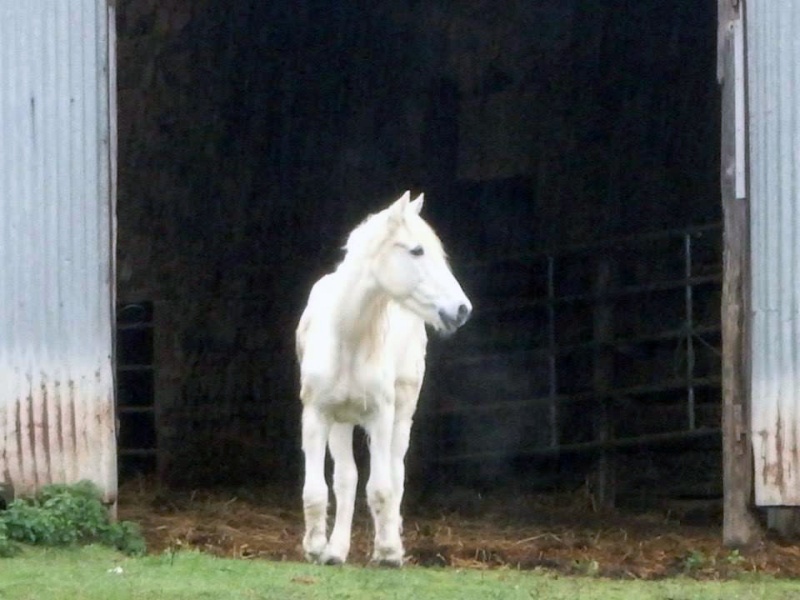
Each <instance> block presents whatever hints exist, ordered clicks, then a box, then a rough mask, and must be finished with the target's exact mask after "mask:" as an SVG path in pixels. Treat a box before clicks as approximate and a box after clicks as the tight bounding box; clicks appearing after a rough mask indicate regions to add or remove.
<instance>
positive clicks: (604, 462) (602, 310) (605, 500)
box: [592, 254, 617, 509]
mask: <svg viewBox="0 0 800 600" xmlns="http://www.w3.org/2000/svg"><path fill="white" fill-rule="evenodd" d="M616 260H617V259H616V256H610V255H609V254H602V255H601V256H600V257H599V258H598V261H597V266H596V269H595V281H594V293H595V297H596V298H597V300H596V301H595V304H594V319H593V321H594V324H593V325H594V327H593V328H594V341H595V342H596V343H598V344H599V345H598V346H596V347H595V351H594V357H593V362H594V368H593V373H592V388H593V390H594V395H595V401H596V402H597V406H596V407H595V412H594V423H593V427H594V436H595V439H597V440H600V441H601V442H603V443H607V442H610V441H611V440H612V439H613V437H614V431H613V421H612V418H611V415H610V414H609V413H610V411H609V402H610V398H609V397H608V390H609V389H610V388H611V387H612V385H613V382H612V377H613V372H614V363H613V355H612V353H611V351H610V348H611V346H610V345H606V344H608V343H610V342H611V341H612V339H613V337H614V333H613V331H614V324H613V318H614V311H613V308H612V304H611V302H610V301H609V300H608V297H607V296H608V293H609V292H610V291H612V290H613V288H614V287H615V283H616V270H617V263H616ZM593 483H594V486H593V488H594V489H593V498H594V500H595V503H596V506H597V507H598V508H604V509H612V508H614V506H615V504H616V495H617V494H616V453H615V451H614V449H613V448H608V447H604V448H602V449H601V451H600V458H599V459H598V461H597V463H596V464H595V469H594V482H593Z"/></svg>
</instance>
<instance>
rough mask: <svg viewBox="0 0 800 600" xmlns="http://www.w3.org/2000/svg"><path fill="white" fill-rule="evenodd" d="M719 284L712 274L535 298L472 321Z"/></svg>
mask: <svg viewBox="0 0 800 600" xmlns="http://www.w3.org/2000/svg"><path fill="white" fill-rule="evenodd" d="M712 283H713V284H721V283H722V275H721V274H719V273H714V274H713V275H698V276H695V277H692V278H690V279H685V278H684V279H670V280H667V281H658V282H654V283H647V284H642V285H631V286H626V287H623V288H619V289H617V290H614V291H611V292H606V293H604V294H595V293H593V292H587V293H585V294H570V295H568V296H556V297H555V298H553V299H549V298H546V297H541V298H537V299H535V300H523V301H521V302H506V303H502V304H501V303H497V304H494V305H492V306H488V307H481V308H479V309H478V310H476V311H475V313H474V316H473V319H479V318H480V317H481V316H482V315H490V314H494V313H498V312H508V311H511V310H519V309H522V308H539V307H545V306H547V305H549V304H555V305H561V304H577V303H580V302H595V301H600V300H613V299H615V298H622V297H625V296H638V295H642V294H648V293H651V292H668V291H672V290H682V289H684V288H686V287H687V286H691V287H697V286H701V285H708V284H712Z"/></svg>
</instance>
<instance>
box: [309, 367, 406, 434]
mask: <svg viewBox="0 0 800 600" xmlns="http://www.w3.org/2000/svg"><path fill="white" fill-rule="evenodd" d="M327 387H328V390H327V393H325V394H324V401H323V406H324V407H325V408H326V409H327V410H328V411H329V412H330V413H331V415H332V416H333V417H334V419H335V420H337V421H343V422H358V421H361V420H363V419H364V418H366V417H369V416H370V415H372V414H373V413H374V412H375V411H377V410H378V409H379V408H381V407H382V406H385V405H387V404H389V403H391V402H392V401H393V390H394V380H393V376H392V373H391V372H390V371H389V370H388V369H386V367H385V363H384V364H381V362H380V361H376V362H372V361H352V362H349V363H348V362H347V361H345V363H344V364H341V365H340V366H339V369H337V370H336V371H335V373H333V379H332V380H331V381H330V382H329V385H328V386H327Z"/></svg>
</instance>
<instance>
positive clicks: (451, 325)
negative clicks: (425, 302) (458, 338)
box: [439, 304, 472, 333]
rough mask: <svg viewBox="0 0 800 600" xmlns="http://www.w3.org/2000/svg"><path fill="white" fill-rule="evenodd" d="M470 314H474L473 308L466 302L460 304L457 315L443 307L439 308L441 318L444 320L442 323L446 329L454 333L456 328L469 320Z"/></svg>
mask: <svg viewBox="0 0 800 600" xmlns="http://www.w3.org/2000/svg"><path fill="white" fill-rule="evenodd" d="M470 314H472V309H471V308H470V307H469V306H467V305H466V304H461V305H459V307H458V311H457V312H456V314H455V315H452V314H450V313H448V312H447V311H446V310H443V309H440V310H439V318H440V319H441V320H442V324H443V325H444V329H445V331H446V332H447V333H453V332H454V331H455V330H456V329H458V328H459V327H461V326H462V325H463V324H464V323H466V322H467V321H468V320H469V316H470Z"/></svg>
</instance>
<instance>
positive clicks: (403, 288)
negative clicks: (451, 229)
mask: <svg viewBox="0 0 800 600" xmlns="http://www.w3.org/2000/svg"><path fill="white" fill-rule="evenodd" d="M422 203H423V196H422V194H420V196H419V197H418V198H417V199H416V200H414V201H411V200H410V195H409V192H406V193H405V194H403V195H402V196H401V197H400V199H398V200H397V201H395V202H394V203H392V204H391V205H390V206H389V207H388V208H386V209H385V210H383V211H382V212H380V213H378V214H377V215H375V216H374V217H373V219H374V221H373V222H374V224H375V225H378V226H379V227H381V228H382V229H383V231H382V232H381V233H378V234H377V235H376V237H375V238H373V240H374V241H375V242H377V243H374V244H373V245H372V250H371V257H370V258H369V259H368V260H369V261H370V269H371V273H372V276H373V277H374V278H375V280H376V281H377V282H378V285H380V287H381V288H382V289H383V290H384V291H385V292H386V293H387V294H388V295H389V296H391V297H392V298H393V299H394V300H395V301H396V302H398V303H399V304H401V305H403V306H405V307H406V308H408V309H409V310H411V311H412V312H414V313H416V314H417V315H419V316H420V317H421V318H422V319H424V320H425V321H426V322H427V323H429V324H430V325H431V326H433V327H434V329H436V330H437V331H440V332H443V333H453V332H454V331H456V330H457V329H458V328H459V327H461V326H462V325H463V324H464V323H466V322H467V319H468V318H469V316H470V313H471V312H472V304H471V303H470V301H469V299H468V298H467V296H466V294H464V291H463V290H462V289H461V285H459V283H458V281H456V278H455V277H454V276H453V274H452V272H451V271H450V267H449V266H448V264H447V257H446V255H445V252H444V249H443V248H442V243H441V241H440V240H439V238H438V237H437V235H436V233H434V231H433V229H431V227H430V225H428V224H427V223H426V222H425V221H424V220H423V219H422V217H420V215H419V213H420V211H421V209H422ZM371 220H372V219H371ZM376 233H377V232H376ZM350 245H351V242H350V241H348V250H349V248H350ZM365 258H366V257H365Z"/></svg>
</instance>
